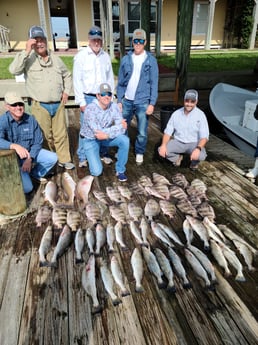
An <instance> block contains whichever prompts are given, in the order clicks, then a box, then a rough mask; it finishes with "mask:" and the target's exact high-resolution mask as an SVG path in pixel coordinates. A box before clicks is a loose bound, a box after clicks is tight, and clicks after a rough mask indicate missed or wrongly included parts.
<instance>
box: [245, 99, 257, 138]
mask: <svg viewBox="0 0 258 345" xmlns="http://www.w3.org/2000/svg"><path fill="white" fill-rule="evenodd" d="M257 98H258V95H257ZM257 104H258V99H257V100H254V99H252V100H250V101H246V102H245V113H244V118H243V127H246V128H249V129H251V130H252V131H254V132H255V131H258V121H257V120H256V119H255V117H254V112H255V109H256V106H257Z"/></svg>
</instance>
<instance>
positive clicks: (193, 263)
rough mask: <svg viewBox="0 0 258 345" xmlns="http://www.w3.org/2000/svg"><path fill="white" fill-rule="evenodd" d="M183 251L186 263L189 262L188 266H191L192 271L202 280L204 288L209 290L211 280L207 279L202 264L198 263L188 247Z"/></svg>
mask: <svg viewBox="0 0 258 345" xmlns="http://www.w3.org/2000/svg"><path fill="white" fill-rule="evenodd" d="M184 251H185V257H186V259H187V261H188V263H189V264H190V266H191V267H192V269H193V270H194V272H195V273H196V274H197V275H198V276H199V277H201V278H202V279H203V280H204V282H205V286H206V288H207V289H210V290H211V289H212V285H211V282H210V280H209V277H208V274H207V272H206V271H205V269H204V267H203V266H202V264H201V263H200V261H199V260H198V259H197V258H196V256H195V255H194V254H193V253H192V252H191V251H190V250H189V249H186V248H185V249H184Z"/></svg>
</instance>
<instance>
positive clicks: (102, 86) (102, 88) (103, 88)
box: [99, 83, 112, 93]
mask: <svg viewBox="0 0 258 345" xmlns="http://www.w3.org/2000/svg"><path fill="white" fill-rule="evenodd" d="M102 92H111V93H112V90H111V87H110V85H109V84H107V83H102V84H100V86H99V93H102Z"/></svg>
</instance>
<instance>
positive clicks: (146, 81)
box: [117, 52, 159, 105]
mask: <svg viewBox="0 0 258 345" xmlns="http://www.w3.org/2000/svg"><path fill="white" fill-rule="evenodd" d="M132 53H133V52H129V53H128V54H127V55H125V56H124V57H123V58H122V61H121V64H120V67H119V73H118V84H117V102H118V103H121V102H122V99H123V97H124V95H125V91H126V88H127V85H128V82H129V80H130V78H131V75H132V72H133V61H132ZM146 53H147V58H146V59H145V61H144V63H143V65H142V69H141V75H140V80H139V83H138V86H137V90H136V94H135V99H134V103H135V104H141V103H146V102H148V103H149V104H151V105H155V103H156V101H157V98H158V82H159V80H158V78H159V69H158V64H157V60H156V59H155V57H154V56H152V55H151V53H150V52H146Z"/></svg>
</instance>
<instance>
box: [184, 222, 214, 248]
mask: <svg viewBox="0 0 258 345" xmlns="http://www.w3.org/2000/svg"><path fill="white" fill-rule="evenodd" d="M186 219H187V220H188V222H189V223H190V225H191V227H192V229H193V230H194V232H196V233H197V235H198V236H199V237H200V239H201V240H202V241H203V243H204V250H205V251H209V250H210V244H209V235H208V232H207V229H206V227H205V226H204V225H203V223H202V222H201V221H200V220H198V219H195V218H193V217H191V216H189V215H187V216H186Z"/></svg>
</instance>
